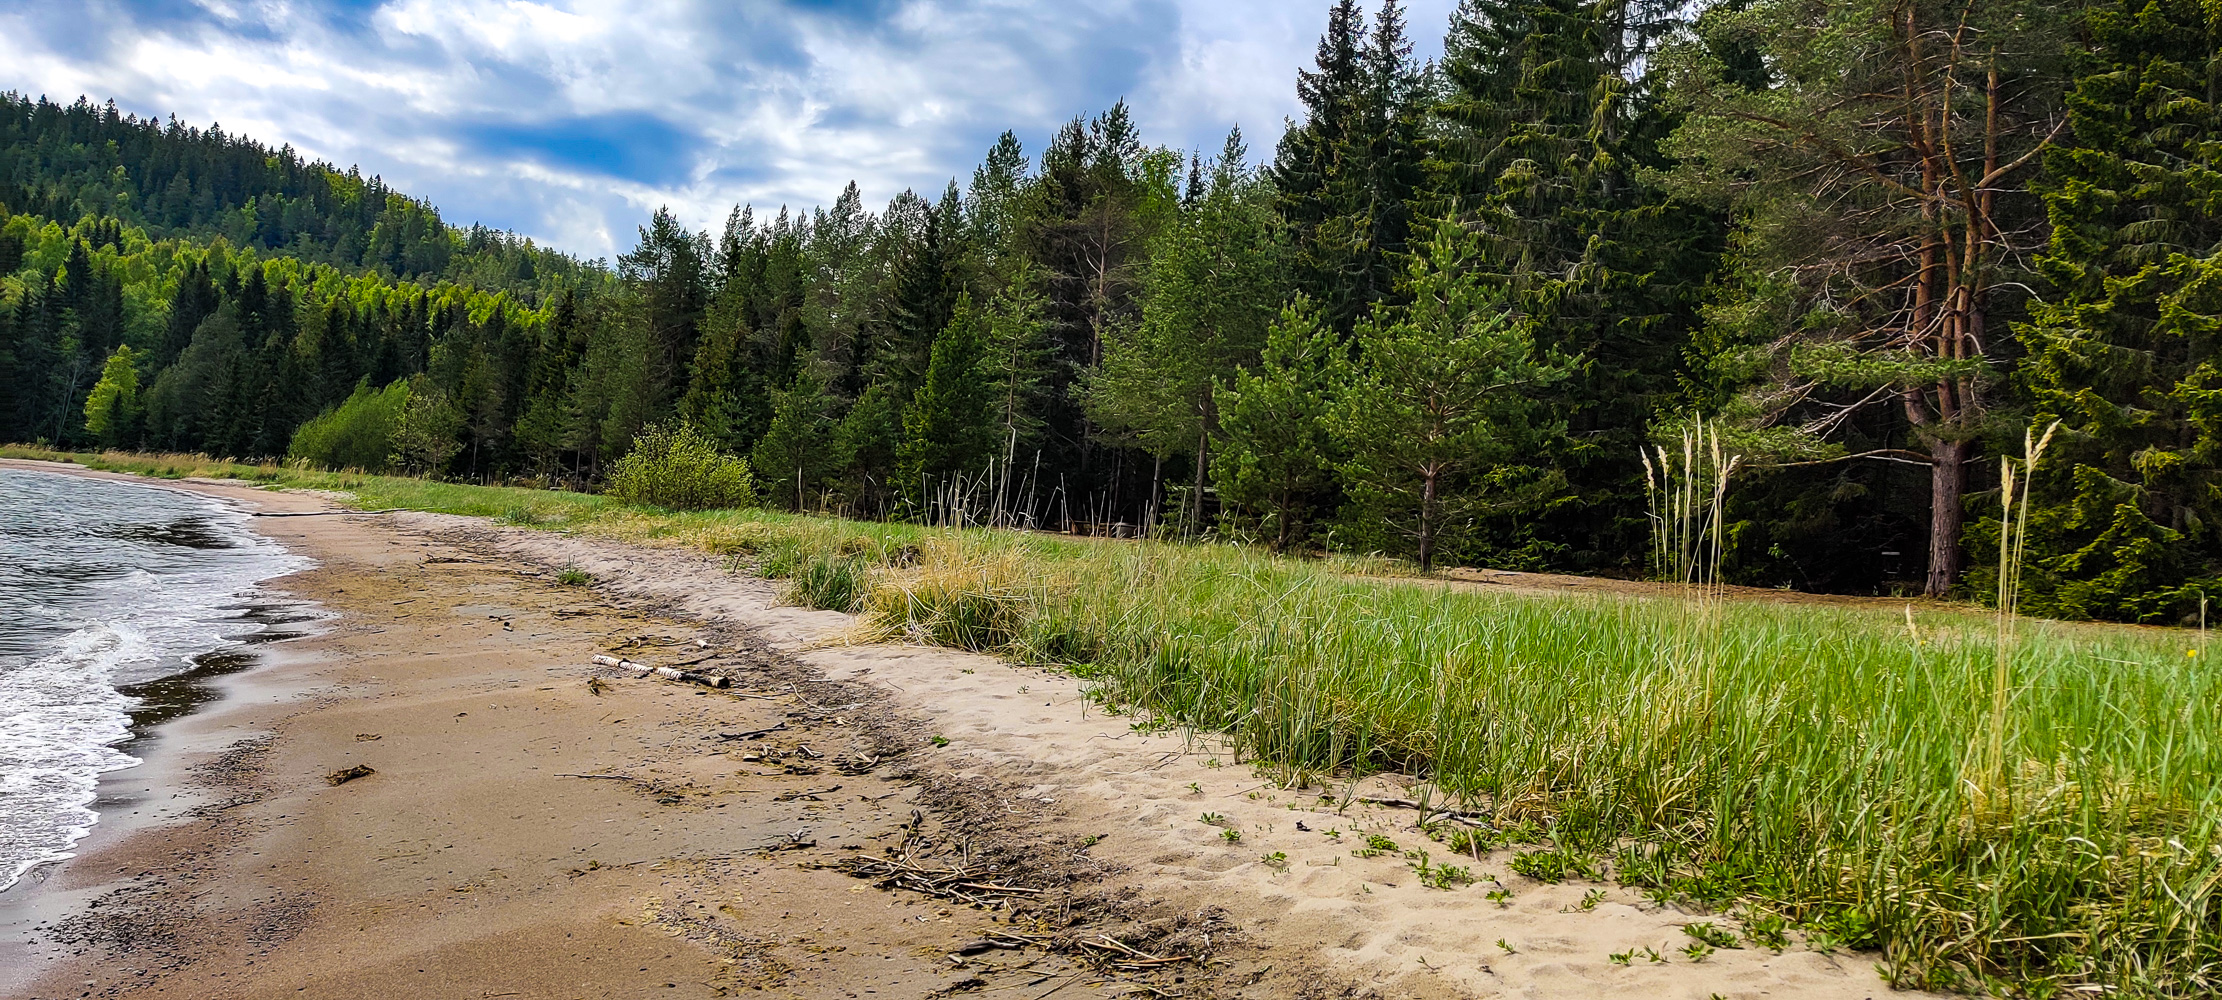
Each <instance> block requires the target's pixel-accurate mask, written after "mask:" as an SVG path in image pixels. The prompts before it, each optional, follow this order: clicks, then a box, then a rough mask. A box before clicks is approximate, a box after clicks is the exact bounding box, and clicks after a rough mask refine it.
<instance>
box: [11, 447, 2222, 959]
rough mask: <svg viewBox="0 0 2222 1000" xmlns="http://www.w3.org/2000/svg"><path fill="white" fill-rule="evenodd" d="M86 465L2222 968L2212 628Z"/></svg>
mask: <svg viewBox="0 0 2222 1000" xmlns="http://www.w3.org/2000/svg"><path fill="white" fill-rule="evenodd" d="M0 455H7V456H10V457H39V458H56V457H58V456H56V455H54V454H53V453H33V452H32V451H31V450H27V449H13V450H0ZM71 457H72V458H74V459H75V460H76V461H78V462H80V463H81V464H88V465H96V466H97V467H105V468H111V469H116V470H119V471H130V472H142V473H147V474H154V475H213V476H221V477H226V478H235V479H245V480H249V481H262V482H266V483H269V484H272V485H282V486H286V487H295V488H310V489H329V490H343V491H347V492H349V493H351V494H352V495H353V496H354V498H355V499H354V501H353V502H355V503H357V504H359V505H360V506H363V507H365V508H371V509H378V508H385V507H406V508H411V509H423V510H437V511H445V512H449V513H460V514H475V515H481V516H488V517H497V518H504V519H505V520H508V521H510V522H511V523H529V524H532V525H535V526H537V527H542V528H561V529H565V530H574V531H580V532H584V533H591V534H596V535H603V536H607V537H612V538H618V539H624V540H630V541H639V542H650V543H655V544H671V545H685V546H690V547H694V548H699V549H702V550H705V551H709V552H713V553H718V554H720V555H725V556H728V557H731V558H732V559H733V560H734V564H735V565H736V567H740V566H747V567H750V568H753V569H755V570H756V571H758V572H762V573H763V574H764V575H766V576H771V577H776V578H781V579H784V580H786V581H788V583H787V586H788V595H789V599H790V600H794V601H796V602H798V603H805V604H810V605H812V606H818V607H829V608H838V609H841V610H849V611H856V612H859V613H860V614H861V616H862V617H861V619H860V625H859V630H860V635H861V636H863V637H866V638H878V639H885V640H894V641H910V642H920V643H930V644H936V645H944V646H952V647H959V648H965V649H973V650H980V651H986V652H994V653H998V654H1001V655H1005V656H1009V657H1013V658H1016V659H1019V660H1023V661H1028V662H1035V663H1042V664H1048V665H1054V666H1057V667H1060V668H1063V669H1068V670H1071V671H1073V672H1074V673H1076V674H1078V675H1080V676H1082V677H1084V678H1087V679H1088V680H1089V681H1090V682H1091V691H1092V694H1093V696H1094V697H1095V698H1096V699H1097V700H1098V701H1100V702H1101V703H1102V704H1103V705H1104V706H1105V707H1106V708H1107V709H1108V710H1111V711H1113V712H1117V713H1120V714H1122V715H1124V716H1127V717H1129V720H1130V722H1131V723H1132V724H1133V725H1135V726H1137V727H1142V728H1165V727H1191V728H1194V729H1196V730H1202V731H1209V732H1215V733H1223V734H1225V736H1226V737H1227V738H1228V739H1229V740H1231V741H1232V742H1233V744H1234V746H1235V748H1236V749H1237V751H1238V752H1239V753H1240V754H1241V756H1242V758H1243V759H1244V760H1245V761H1247V762H1248V763H1250V764H1252V765H1253V766H1256V767H1258V768H1260V769H1261V770H1262V771H1263V772H1264V773H1266V774H1267V775H1268V776H1270V777H1272V778H1274V779H1276V780H1278V781H1280V782H1283V783H1284V784H1287V785H1290V786H1300V785H1309V786H1313V787H1318V788H1323V789H1325V790H1327V792H1328V793H1329V794H1342V795H1347V794H1348V793H1349V789H1350V788H1351V787H1352V786H1353V785H1354V783H1355V781H1356V780H1357V779H1358V778H1361V777H1363V776H1365V775H1367V774H1371V773H1378V772H1383V771H1394V772H1400V773H1404V774H1409V775H1413V776H1415V777H1417V778H1418V779H1420V784H1419V785H1418V786H1417V787H1418V789H1419V791H1418V795H1419V796H1420V797H1421V799H1422V800H1423V802H1424V803H1426V804H1427V805H1428V806H1429V807H1431V808H1436V809H1444V808H1455V809H1459V810H1463V811H1467V812H1471V813H1475V814H1479V815H1482V816H1486V817H1488V826H1487V828H1486V829H1483V830H1479V831H1470V830H1469V831H1464V832H1462V834H1461V836H1460V837H1458V838H1455V839H1456V842H1457V843H1459V844H1461V845H1463V846H1465V847H1467V848H1469V849H1473V850H1477V851H1478V850H1482V849H1504V850H1512V851H1514V852H1515V854H1514V856H1513V860H1514V867H1515V868H1516V869H1518V870H1522V871H1528V872H1531V873H1532V872H1541V873H1543V874H1544V875H1547V876H1549V875H1555V876H1556V877H1572V878H1582V877H1593V878H1594V877H1605V878H1610V879H1613V880H1616V881H1618V882H1620V883H1621V884H1624V885H1627V886H1631V887H1634V888H1635V889H1637V890H1639V891H1641V892H1642V893H1644V894H1646V895H1648V896H1650V897H1652V898H1653V899H1655V900H1657V901H1659V902H1661V903H1671V904H1676V905H1693V904H1694V905H1699V906H1703V907H1709V908H1712V909H1715V910H1718V911H1721V912H1724V913H1733V914H1735V915H1736V916H1737V917H1738V918H1739V925H1740V926H1741V927H1742V928H1743V933H1744V935H1745V937H1746V939H1747V941H1748V942H1749V943H1752V944H1754V945H1755V946H1757V945H1762V944H1765V943H1766V942H1767V941H1771V940H1779V939H1780V938H1781V930H1780V928H1783V927H1796V928H1800V929H1801V930H1802V931H1803V939H1804V940H1805V942H1806V943H1807V944H1808V945H1809V946H1815V947H1820V948H1824V949H1826V948H1874V949H1877V950H1879V951H1880V952H1881V954H1882V956H1883V959H1884V961H1883V964H1882V966H1881V969H1880V971H1881V973H1882V974H1883V976H1884V977H1885V978H1888V979H1889V980H1890V981H1891V982H1892V983H1893V984H1896V985H1901V986H1921V987H1929V988H1947V989H1964V990H1974V991H1989V992H1993V993H1997V994H2000V995H2015V996H2021V995H2048V994H2052V993H2055V992H2061V991H2066V990H2071V989H2074V988H2076V987H2093V986H2096V987H2104V988H2106V989H2108V990H2110V991H2120V992H2121V993H2122V994H2124V995H2132V996H2140V995H2141V996H2194V995H2210V994H2212V993H2213V992H2214V991H2215V989H2216V988H2217V986H2218V985H2222V984H2218V983H2217V981H2216V980H2217V978H2218V972H2217V970H2222V943H2218V942H2222V894H2218V892H2217V887H2218V885H2222V839H2218V837H2217V829H2216V826H2217V820H2218V818H2222V801H2218V797H2217V794H2216V789H2217V778H2216V776H2217V775H2218V774H2222V735H2218V734H2222V684H2218V683H2217V681H2216V678H2215V674H2214V671H2213V670H2211V669H2210V668H2209V667H2208V665H2207V663H2206V655H2205V654H2206V649H2205V645H2204V639H2203V636H2202V635H2201V634H2200V633H2198V632H2187V631H2180V630H2166V629H2149V628H2146V629H2139V628H2125V627H2111V626H2092V625H2076V624H2062V623H2045V622H2027V623H2023V624H2022V625H2021V626H2020V628H2019V630H2018V635H2017V636H2016V638H2015V639H2014V641H2013V642H2012V644H2011V646H2010V647H2009V648H2008V649H2007V650H2006V654H2005V655H2003V656H2001V655H2000V652H1999V648H1998V645H1997V643H1998V641H1999V636H2000V635H2002V634H2004V633H2003V632H2002V631H2001V630H1998V629H1995V628H1994V627H1993V622H1992V619H1991V617H1990V616H1989V614H1988V613H1987V612H1984V611H1981V610H1980V609H1972V608H1964V607H1952V606H1943V605H1922V606H1920V607H1919V608H1913V607H1908V608H1905V609H1903V610H1897V609H1893V610H1887V611H1886V610H1882V609H1877V608H1867V607H1837V606H1825V605H1813V604H1787V603H1757V602H1734V601H1730V602H1725V603H1719V602H1715V603H1705V602H1684V601H1678V600H1673V599H1660V598H1643V597H1627V596H1597V595H1587V596H1551V597H1545V596H1526V595H1515V594H1506V593H1482V592H1477V591H1474V590H1471V589H1458V588H1453V587H1446V586H1442V585H1440V584H1438V583H1436V582H1433V581H1427V580H1420V579H1413V578H1400V577H1399V576H1398V574H1400V573H1406V572H1407V571H1405V570H1403V569H1400V568H1398V566H1397V564H1393V563H1387V562H1384V561H1381V560H1368V559H1357V558H1347V557H1329V558H1323V559H1310V560H1305V559H1293V558H1282V557H1275V556H1272V555H1269V554H1267V553H1265V552H1263V551H1261V550H1257V549H1250V548H1243V547H1237V546H1228V545H1181V544H1172V543H1159V542H1111V541H1104V540H1095V539H1080V538H1068V537H1062V536H1051V535H1042V534H1029V533H1020V532H1004V531H984V530H969V531H957V530H948V529H931V528H925V527H920V526H915V525H902V524H876V523H859V522H846V521H840V520H836V519H831V518H821V517H807V516H798V515H787V514H777V513H771V512H765V511H755V510H746V511H719V512H703V513H692V514H671V513H665V512H659V511H653V510H644V509H640V508H631V507H624V506H622V505H617V504H614V503H611V502H608V501H606V500H604V499H603V498H599V497H593V496H586V495H582V494H571V493H560V492H553V491H542V490H529V489H515V488H495V487H475V486H460V485H455V484H441V483H427V482H422V481H416V480H406V479H396V478H391V477H371V476H348V475H346V474H343V473H321V472H308V471H303V470H294V469H286V468H282V467H276V466H261V467H256V466H227V465H223V464H222V463H207V462H206V461H205V460H201V464H194V463H193V462H192V461H189V460H187V459H183V458H177V457H163V456H124V455H111V456H71ZM520 511H526V512H529V516H528V515H521V514H519V513H518V512H520ZM2002 664H2003V666H2002ZM2001 677H2003V678H2004V679H2005V681H2006V683H2005V685H2004V687H2003V688H2001V686H2000V684H1999V680H2000V678H2001ZM2002 689H2003V690H2004V691H2005V692H2006V697H2005V699H2004V705H2005V709H2004V710H2003V711H2000V710H1999V708H1998V705H1999V703H2000V702H1999V699H1998V698H1997V697H1996V696H1995V695H1996V693H1997V692H1998V691H1999V690H2002ZM2001 762H2003V763H2001ZM1522 843H1527V844H1528V845H1529V846H1525V847H1522V846H1519V845H1521V844H1522Z"/></svg>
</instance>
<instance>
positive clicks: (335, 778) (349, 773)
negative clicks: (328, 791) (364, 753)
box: [324, 764, 378, 785]
mask: <svg viewBox="0 0 2222 1000" xmlns="http://www.w3.org/2000/svg"><path fill="white" fill-rule="evenodd" d="M377 773H378V772H377V771H375V770H373V769H372V768H371V766H370V765H368V764H357V765H355V766H354V767H343V768H340V769H339V770H337V771H333V772H332V773H330V774H327V775H325V776H324V783H325V784H327V785H344V784H347V783H348V782H350V781H353V780H355V779H356V778H368V777H370V776H371V775H373V774H377Z"/></svg>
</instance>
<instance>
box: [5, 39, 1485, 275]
mask: <svg viewBox="0 0 2222 1000" xmlns="http://www.w3.org/2000/svg"><path fill="white" fill-rule="evenodd" d="M1454 5H1455V2H1454V0H1412V2H1410V4H1409V8H1410V18H1411V21H1412V24H1413V34H1414V35H1415V36H1416V41H1417V42H1418V51H1419V54H1420V55H1422V56H1423V57H1424V56H1432V55H1434V54H1436V52H1437V51H1438V50H1439V47H1440V38H1441V35H1442V29H1443V25H1444V24H1445V23H1446V22H1447V20H1448V18H1449V15H1450V10H1451V8H1452V7H1453V6H1454ZM1326 6H1327V0H1092V2H1089V0H726V2H714V0H713V2H683V0H629V2H620V0H553V2H546V3H540V2H526V0H326V2H321V3H307V2H297V0H43V2H36V3H22V4H5V5H0V38H4V39H7V40H8V41H7V43H6V44H5V45H0V90H15V91H19V92H23V93H28V94H34V95H36V94H44V95H46V96H49V97H52V98H55V99H57V100H61V101H64V102H67V101H69V100H73V99H75V98H76V97H78V96H79V95H84V96H88V97H91V98H93V99H94V100H96V101H99V100H110V99H113V100H114V101H116V103H117V104H118V105H119V106H121V107H122V108H123V109H124V110H126V111H129V112H133V113H137V114H140V115H142V116H144V115H158V116H163V117H167V116H169V115H171V114H175V115H177V116H179V117H180V118H182V119H184V120H185V121H186V122H188V123H191V124H196V125H206V124H208V123H209V122H212V121H215V122H221V123H222V124H223V126H224V128H225V130H226V131H229V132H232V133H234V134H245V135H249V136H252V137H254V138H257V139H260V140H262V141H264V142H266V143H269V144H271V145H278V144H281V143H292V144H293V146H294V148H296V149H299V150H301V151H302V152H304V153H305V154H307V155H309V156H312V157H317V158H322V159H327V160H330V161H333V162H335V163H339V164H342V165H345V164H351V163H359V164H361V165H362V167H363V168H364V170H365V171H366V172H368V173H377V174H382V175H384V176H385V177H386V179H387V180H388V181H389V182H391V183H392V184H393V185H394V186H396V187H398V188H400V189H401V190H403V191H407V192H409V193H411V194H415V195H419V196H423V197H428V198H430V199H431V200H432V201H433V203H434V204H436V205H438V206H440V208H441V209H442V211H443V212H444V213H445V215H446V216H447V218H448V219H449V221H451V222H456V223H470V222H474V221H475V222H483V223H486V224H488V225H492V226H497V227H501V228H505V229H513V230H516V231H518V232H520V233H524V234H527V235H530V236H533V237H535V238H537V239H540V240H541V241H543V242H545V243H548V244H551V245H553V246H556V247H559V248H562V249H565V250H569V251H572V252H575V253H579V254H582V255H585V256H605V255H609V254H612V253H615V252H619V251H622V250H624V249H625V248H627V247H629V246H630V245H631V243H632V240H633V237H634V232H635V228H636V227H637V226H638V225H639V223H640V221H641V220H642V219H643V218H644V217H645V216H646V215H647V213H648V212H649V211H650V210H652V209H654V208H655V207H656V206H658V205H669V206H670V207H671V208H672V209H673V210H674V211H676V212H678V213H679V214H680V215H681V217H682V218H684V219H685V220H687V221H688V222H690V223H692V224H694V225H697V226H704V227H707V226H711V225H712V224H713V223H715V222H716V221H717V220H721V219H723V217H724V215H725V212H726V210H727V209H728V208H730V207H731V206H732V205H734V204H736V203H741V202H748V203H753V204H755V205H757V206H759V207H771V208H776V206H778V205H781V204H789V205H795V206H798V207H799V206H805V205H817V204H823V203H825V202H828V201H830V200H832V198H833V196H834V195H836V194H838V193H839V191H840V189H841V187H842V185H843V184H845V183H847V182H848V181H849V180H851V179H854V180H856V181H857V182H858V183H859V184H860V185H861V186H862V188H863V191H864V194H865V197H866V199H867V200H868V201H870V202H873V203H875V204H884V203H885V201H886V200H887V199H888V198H889V197H891V196H893V195H894V194H895V193H897V192H899V191H901V190H902V189H904V188H906V187H910V188H917V189H920V190H922V191H927V192H933V193H938V192H939V191H940V189H941V187H942V185H943V184H945V183H947V182H948V180H949V179H950V178H951V177H958V178H964V177H968V176H969V175H970V173H971V169H972V166H973V164H974V163H976V162H977V161H978V160H979V157H980V155H981V153H982V152H983V151H985V150H986V148H987V146H988V144H989V143H990V142H991V141H993V139H994V138H995V136H996V135H997V134H999V133H1000V132H1002V131H1003V130H1004V129H1006V128H1008V129H1015V130H1016V131H1017V132H1018V135H1019V138H1020V139H1021V140H1022V141H1023V142H1025V144H1026V146H1027V149H1028V151H1029V152H1032V153H1038V152H1039V151H1040V149H1041V147H1042V145H1043V144H1044V142H1045V141H1046V140H1047V138H1048V137H1049V135H1050V134H1051V133H1052V132H1053V131H1054V130H1055V128H1056V127H1057V126H1058V125H1059V124H1060V123H1062V122H1064V121H1066V120H1069V119H1070V118H1072V117H1073V116H1074V115H1076V114H1083V113H1088V114H1092V113H1094V112H1096V111H1100V110H1101V109H1103V108H1105V107H1107V106H1109V105H1110V104H1111V102H1113V101H1115V100H1118V99H1119V98H1121V97H1124V98H1126V99H1127V101H1128V102H1129V103H1130V104H1131V105H1132V106H1133V107H1134V109H1135V112H1136V117H1137V119H1138V120H1139V122H1140V123H1141V126H1142V128H1143V134H1144V138H1145V139H1147V140H1149V141H1150V142H1153V143H1162V144H1166V145H1172V146H1177V147H1181V148H1189V149H1199V148H1200V149H1206V150H1213V149H1216V148H1217V147H1218V145H1219V142H1220V140H1221V139H1222V138H1223V137H1224V136H1225V134H1226V130H1227V128H1228V127H1229V126H1232V125H1240V126H1241V127H1242V128H1243V130H1244V132H1245V133H1247V134H1248V135H1249V136H1250V137H1251V144H1252V148H1253V150H1256V151H1264V150H1268V149H1270V147H1271V143H1272V141H1273V140H1274V139H1275V138H1276V137H1278V136H1279V134H1280V129H1281V123H1282V120H1283V119H1284V118H1286V117H1288V116H1290V115H1293V114H1294V113H1295V110H1296V100H1295V75H1296V70H1297V68H1298V67H1299V66H1300V65H1307V64H1308V63H1309V61H1310V57H1311V54H1312V50H1313V46H1314V45H1315V44H1316V43H1317V40H1318V37H1319V32H1320V30H1321V28H1322V27H1323V26H1324V23H1325V20H1326V14H1325V11H1326Z"/></svg>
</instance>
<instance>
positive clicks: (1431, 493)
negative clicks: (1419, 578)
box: [1420, 471, 1437, 573]
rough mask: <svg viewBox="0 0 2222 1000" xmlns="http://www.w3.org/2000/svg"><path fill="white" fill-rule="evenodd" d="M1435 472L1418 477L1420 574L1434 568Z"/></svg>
mask: <svg viewBox="0 0 2222 1000" xmlns="http://www.w3.org/2000/svg"><path fill="white" fill-rule="evenodd" d="M1436 475H1437V474H1436V473H1435V472H1432V471H1430V472H1426V473H1422V474H1421V476H1420V481H1421V484H1422V485H1421V486H1420V572H1422V573H1427V572H1431V571H1433V570H1434V568H1435V479H1436Z"/></svg>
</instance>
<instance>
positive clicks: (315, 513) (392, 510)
mask: <svg viewBox="0 0 2222 1000" xmlns="http://www.w3.org/2000/svg"><path fill="white" fill-rule="evenodd" d="M401 511H402V508H400V507H389V508H387V509H385V510H304V511H263V512H257V513H254V514H250V515H248V516H249V517H352V516H357V515H363V516H367V515H371V514H399V513H401Z"/></svg>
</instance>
